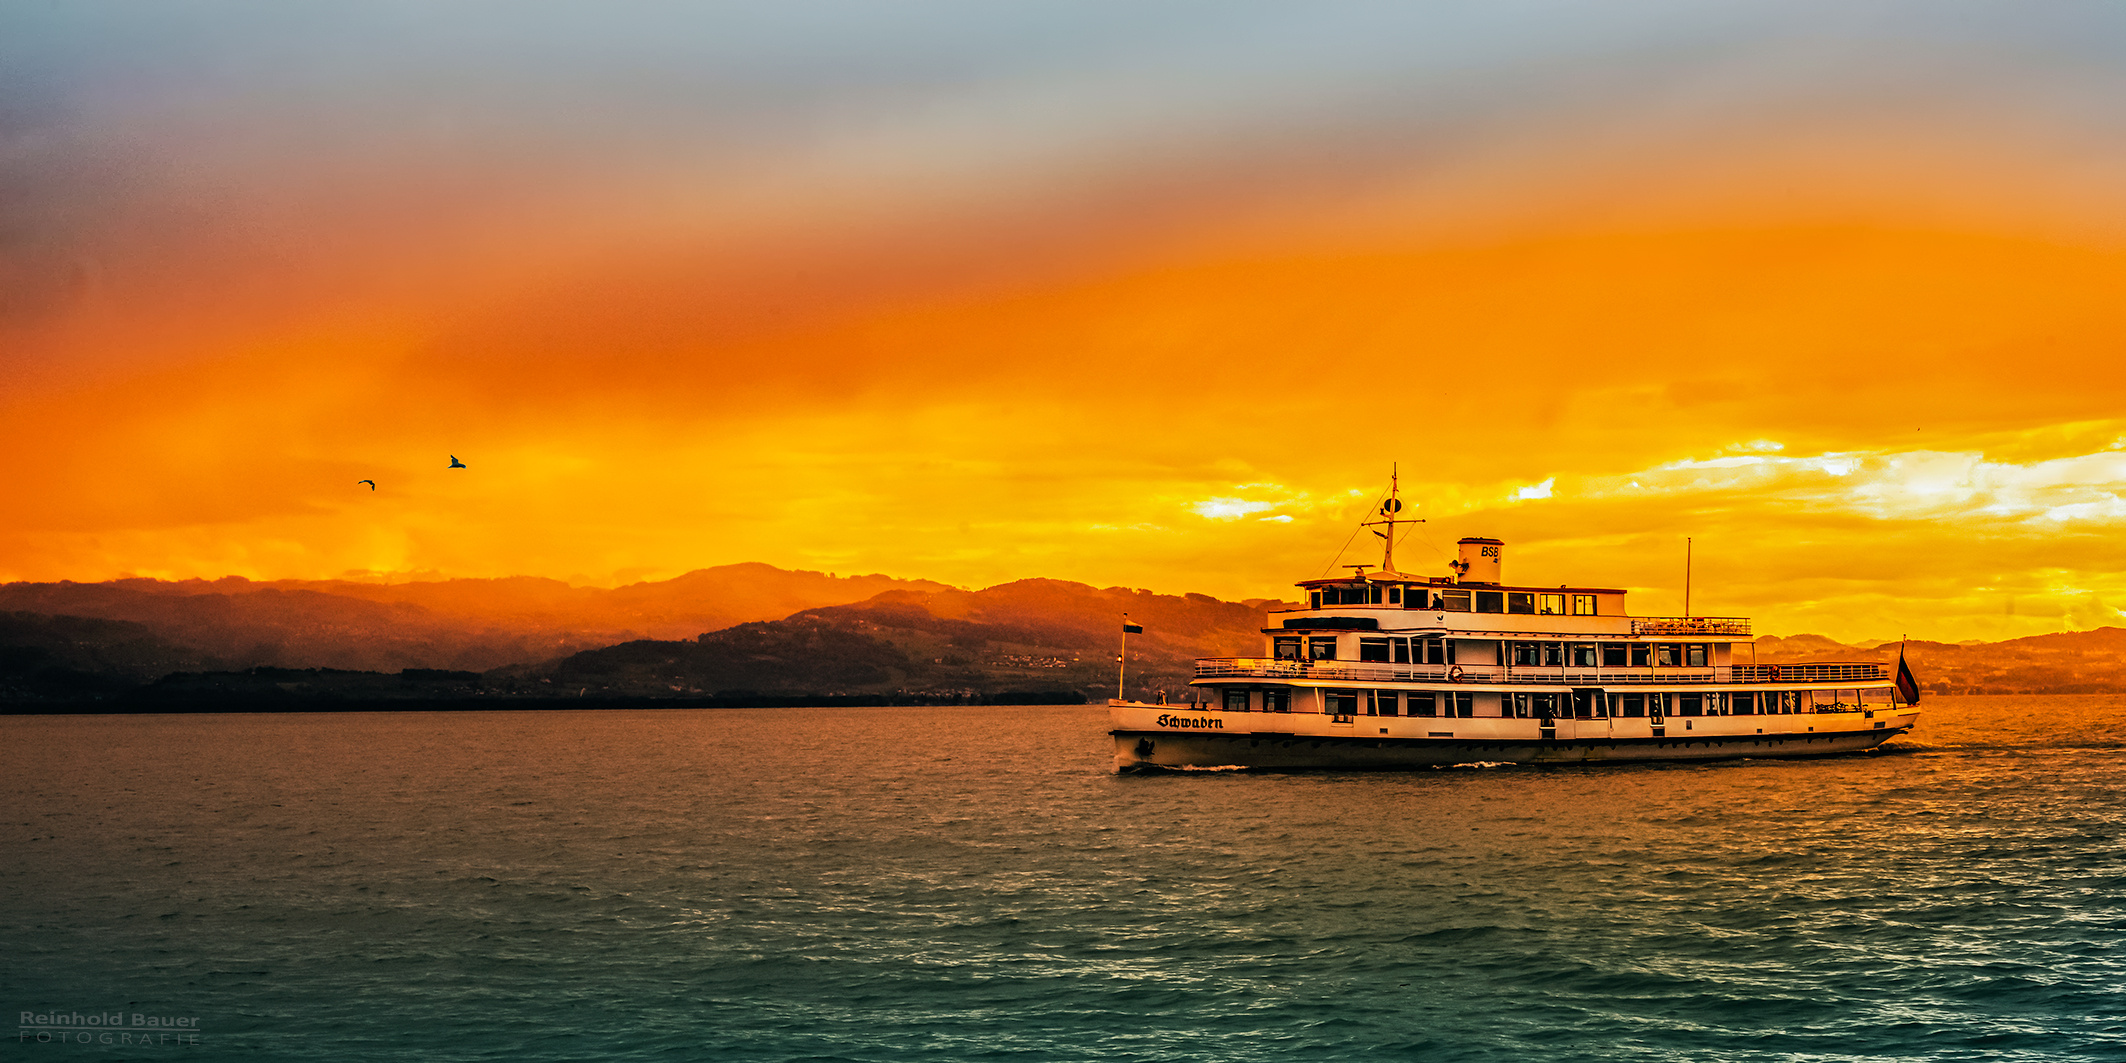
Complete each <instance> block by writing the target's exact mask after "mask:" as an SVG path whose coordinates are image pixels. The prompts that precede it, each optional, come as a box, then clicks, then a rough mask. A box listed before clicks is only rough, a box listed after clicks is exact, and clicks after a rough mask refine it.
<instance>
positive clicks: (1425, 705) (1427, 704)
mask: <svg viewBox="0 0 2126 1063" xmlns="http://www.w3.org/2000/svg"><path fill="white" fill-rule="evenodd" d="M1410 715H1412V716H1437V715H1439V703H1438V701H1437V700H1436V698H1435V696H1434V695H1433V694H1432V693H1431V692H1430V691H1426V692H1425V693H1422V694H1412V695H1410Z"/></svg>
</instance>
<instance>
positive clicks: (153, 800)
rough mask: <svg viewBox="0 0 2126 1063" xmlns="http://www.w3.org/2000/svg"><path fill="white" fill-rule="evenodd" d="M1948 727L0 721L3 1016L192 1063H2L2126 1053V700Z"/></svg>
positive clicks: (127, 1054)
mask: <svg viewBox="0 0 2126 1063" xmlns="http://www.w3.org/2000/svg"><path fill="white" fill-rule="evenodd" d="M1923 708H1924V709H1925V715H1924V716H1923V717H1922V720H1921V724H1920V727H1919V730H1918V732H1917V733H1916V734H1915V735H1913V736H1911V737H1910V738H1908V739H1906V740H1903V741H1900V742H1898V743H1895V744H1893V745H1892V746H1891V747H1889V751H1887V752H1883V753H1877V754H1873V755H1865V756H1858V757H1848V758H1841V759H1831V760H1814V761H1742V762H1730V763H1722V764H1708V765H1686V766H1655V767H1628V766H1609V767H1597V768H1556V769H1532V768H1493V769H1465V770H1449V771H1428V772H1416V773H1407V774H1379V773H1352V774H1311V775H1274V774H1269V775H1256V774H1245V773H1190V774H1185V775H1151V776H1116V775H1114V774H1112V773H1111V772H1110V770H1109V760H1108V755H1109V751H1110V750H1109V746H1108V740H1107V738H1106V737H1105V735H1104V730H1105V725H1106V722H1105V713H1104V710H1101V709H1097V708H1085V707H1057V708H919V709H851V710H815V709H779V710H720V711H718V710H704V711H673V712H643V713H434V714H424V713H410V714H374V715H371V714H350V715H323V716H311V715H301V716H293V715H291V716H235V715H232V716H208V717H167V716H165V717H11V718H4V719H0V736H4V747H0V763H4V766H5V769H6V770H5V781H4V783H0V787H4V794H5V804H4V811H0V821H4V830H5V835H4V838H0V852H4V853H5V854H6V855H5V857H4V859H0V957H4V963H0V1004H4V1005H5V1006H6V1007H7V1008H8V1009H9V1011H10V1012H16V1013H19V1012H23V1011H29V1012H32V1013H36V1014H48V1013H50V1012H63V1013H67V1014H69V1015H71V1014H73V1013H81V1014H83V1015H87V1014H89V1013H92V1012H94V1013H113V1012H115V1013H119V1014H121V1015H124V1016H126V1017H127V1018H126V1019H125V1020H124V1021H126V1022H130V1016H131V1015H132V1014H134V1013H142V1014H148V1015H160V1016H175V1017H194V1018H197V1019H198V1027H199V1033H198V1042H199V1043H198V1046H197V1047H192V1046H186V1047H177V1046H173V1045H153V1046H150V1047H146V1048H142V1047H139V1046H137V1045H135V1046H130V1047H128V1046H123V1045H117V1044H113V1045H110V1046H105V1045H101V1044H98V1043H96V1038H97V1035H96V1034H94V1033H91V1034H89V1035H88V1036H89V1038H90V1043H87V1044H82V1043H79V1041H78V1040H76V1041H73V1042H69V1043H60V1042H59V1041H58V1040H57V1039H54V1040H51V1041H49V1042H43V1043H40V1042H39V1041H38V1040H37V1038H36V1036H35V1035H34V1034H32V1035H20V1034H18V1036H17V1038H16V1039H14V1040H9V1041H6V1042H4V1045H5V1047H4V1049H0V1051H5V1052H6V1053H7V1054H8V1055H7V1058H11V1059H36V1060H50V1061H55V1063H57V1061H67V1060H101V1059H168V1058H173V1057H175V1056H179V1055H184V1054H186V1053H190V1054H191V1057H192V1058H202V1057H211V1058H215V1059H247V1060H248V1059H262V1060H295V1059H308V1060H372V1059H374V1060H384V1059H394V1060H397V1059H421V1060H577V1059H643V1060H651V1059H655V1060H690V1059H701V1060H1095V1059H1097V1060H1102V1061H1127V1060H1292V1059H1300V1060H1304V1059H1336V1060H1340V1059H1395V1060H1509V1059H1510V1060H1520V1059H1530V1058H1544V1059H1557V1060H1886V1059H1900V1060H1906V1059H1908V1060H1930V1061H1931V1060H2045V1061H2056V1060H2085V1059H2086V1060H2099V1059H2101V1060H2118V1059H2121V1058H2126V842H2122V840H2121V839H2122V838H2126V796H2122V794H2126V742H2122V741H2121V740H2120V738H2118V737H2117V736H2116V730H2115V724H2114V722H2113V721H2114V720H2115V719H2116V718H2117V716H2118V714H2119V713H2120V712H2121V711H2122V710H2126V699H2121V698H2106V697H2080V698H2037V697H2027V698H2006V697H2001V698H1933V699H1929V700H1928V702H1927V703H1926V705H1925V706H1923ZM121 1032H123V1031H121ZM77 1036H78V1035H77ZM114 1040H115V1038H114Z"/></svg>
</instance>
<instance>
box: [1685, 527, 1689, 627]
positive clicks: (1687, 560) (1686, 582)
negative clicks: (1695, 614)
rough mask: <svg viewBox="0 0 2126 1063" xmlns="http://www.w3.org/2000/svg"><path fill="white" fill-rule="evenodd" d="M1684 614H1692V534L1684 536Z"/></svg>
mask: <svg viewBox="0 0 2126 1063" xmlns="http://www.w3.org/2000/svg"><path fill="white" fill-rule="evenodd" d="M1683 615H1684V616H1685V617H1686V618H1687V617H1689V616H1690V536H1688V535H1686V536H1684V537H1683Z"/></svg>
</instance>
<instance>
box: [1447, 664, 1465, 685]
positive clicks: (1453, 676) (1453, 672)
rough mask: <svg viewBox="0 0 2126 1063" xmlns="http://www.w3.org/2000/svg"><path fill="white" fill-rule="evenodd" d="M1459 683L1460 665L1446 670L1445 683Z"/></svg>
mask: <svg viewBox="0 0 2126 1063" xmlns="http://www.w3.org/2000/svg"><path fill="white" fill-rule="evenodd" d="M1461 681H1462V666H1461V665H1458V664H1457V665H1455V666H1454V667H1452V668H1449V669H1447V682H1449V683H1459V682H1461Z"/></svg>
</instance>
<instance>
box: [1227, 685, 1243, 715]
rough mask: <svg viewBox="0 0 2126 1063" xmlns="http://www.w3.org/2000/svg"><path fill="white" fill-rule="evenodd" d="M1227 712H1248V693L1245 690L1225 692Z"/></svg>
mask: <svg viewBox="0 0 2126 1063" xmlns="http://www.w3.org/2000/svg"><path fill="white" fill-rule="evenodd" d="M1225 711H1227V712H1246V711H1248V692H1247V691H1245V690H1227V691H1226V692H1225Z"/></svg>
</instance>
